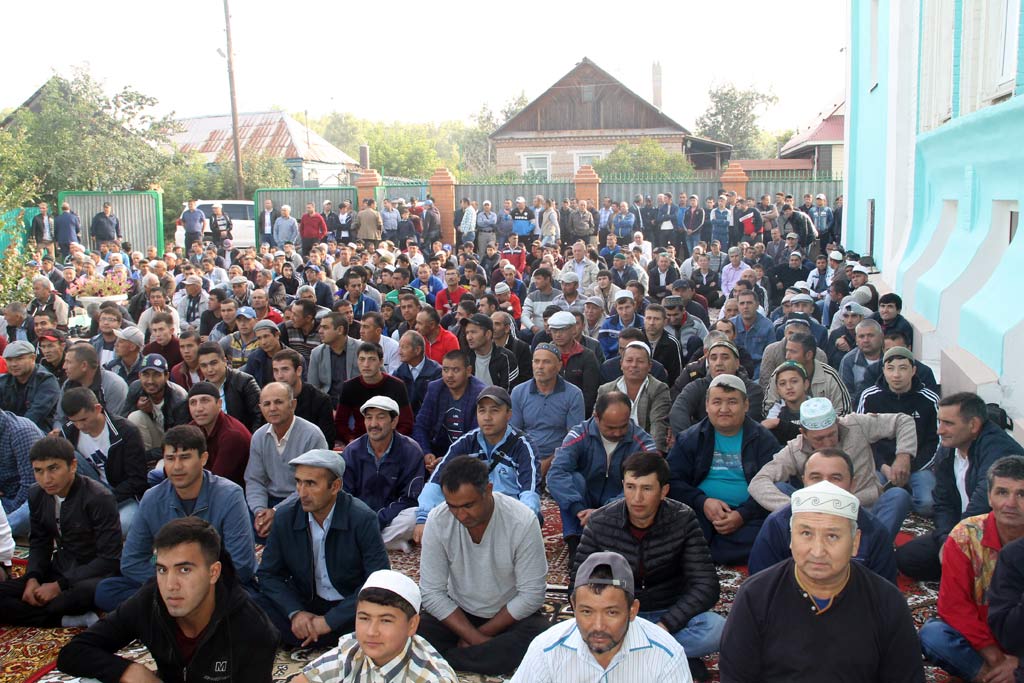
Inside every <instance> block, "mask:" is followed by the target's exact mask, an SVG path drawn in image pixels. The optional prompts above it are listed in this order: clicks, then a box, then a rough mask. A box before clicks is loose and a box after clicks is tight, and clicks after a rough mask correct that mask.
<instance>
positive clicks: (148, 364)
mask: <svg viewBox="0 0 1024 683" xmlns="http://www.w3.org/2000/svg"><path fill="white" fill-rule="evenodd" d="M146 370H159V371H160V372H169V369H168V367H167V359H166V358H164V357H163V356H161V355H160V354H159V353H151V354H149V355H147V356H145V357H143V359H142V365H141V366H140V367H139V372H140V373H142V372H145V371H146Z"/></svg>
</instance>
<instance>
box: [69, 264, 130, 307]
mask: <svg viewBox="0 0 1024 683" xmlns="http://www.w3.org/2000/svg"><path fill="white" fill-rule="evenodd" d="M130 288H131V283H130V282H128V280H127V277H126V276H125V275H124V273H123V272H114V273H111V274H109V275H104V276H102V277H100V276H96V277H92V278H89V277H87V276H85V275H80V276H79V277H77V278H76V279H75V281H74V282H72V283H71V284H70V285H68V294H70V295H71V296H73V297H74V298H75V299H76V300H77V301H78V303H79V305H81V306H83V307H85V306H88V305H89V304H101V303H103V302H104V301H116V302H118V303H124V302H126V301H128V290H129V289H130Z"/></svg>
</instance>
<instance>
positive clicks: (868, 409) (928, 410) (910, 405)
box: [857, 377, 939, 472]
mask: <svg viewBox="0 0 1024 683" xmlns="http://www.w3.org/2000/svg"><path fill="white" fill-rule="evenodd" d="M857 412H858V413H903V414H904V415H909V416H910V417H912V418H914V427H915V428H916V429H917V453H916V454H915V455H914V458H913V460H912V461H911V463H910V469H911V471H913V472H917V471H918V470H919V469H921V468H923V467H927V466H928V465H929V464H930V463H931V461H932V458H933V457H935V449H936V447H937V446H938V445H939V434H938V432H937V431H936V427H935V425H936V423H937V420H938V412H939V396H938V394H936V393H935V392H933V391H932V390H931V389H928V388H927V387H925V386H924V384H923V383H922V382H921V380H919V379H918V378H917V377H914V380H913V382H912V383H911V385H910V389H909V390H908V391H907V392H906V393H904V394H897V393H895V392H894V391H893V390H892V389H890V388H889V383H888V382H886V381H885V377H879V378H878V381H877V382H875V384H874V386H869V387H868V388H866V389H865V390H864V391H862V392H861V395H860V403H859V405H858V406H857ZM871 450H872V451H874V454H875V466H876V467H880V466H882V465H883V464H886V465H888V464H892V461H893V460H894V459H895V458H896V440H895V439H882V440H881V441H876V442H875V443H873V444H871Z"/></svg>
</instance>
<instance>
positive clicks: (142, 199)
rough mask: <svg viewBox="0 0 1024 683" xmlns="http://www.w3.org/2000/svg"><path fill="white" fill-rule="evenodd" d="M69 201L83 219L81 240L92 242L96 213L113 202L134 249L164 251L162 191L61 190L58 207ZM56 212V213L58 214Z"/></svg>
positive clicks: (128, 240)
mask: <svg viewBox="0 0 1024 683" xmlns="http://www.w3.org/2000/svg"><path fill="white" fill-rule="evenodd" d="M64 202H67V203H68V204H70V205H71V210H72V211H73V212H75V213H77V214H78V217H79V218H80V219H81V221H82V242H84V243H85V244H86V245H90V246H91V245H92V240H91V239H90V235H89V226H90V224H91V223H92V219H93V216H95V215H96V214H98V213H100V212H101V211H102V210H103V203H104V202H110V206H111V208H112V209H113V214H114V215H115V216H117V219H118V221H119V222H120V223H121V233H122V234H123V236H124V240H125V241H126V242H131V245H132V249H134V250H137V251H143V252H144V251H145V250H146V247H147V246H149V245H154V246H156V247H157V248H158V249H160V250H162V247H163V244H164V201H163V195H161V194H160V193H159V192H153V191H150V192H78V191H74V192H61V193H60V194H58V195H57V207H58V208H59V207H60V205H61V204H63V203H64ZM55 215H56V214H55Z"/></svg>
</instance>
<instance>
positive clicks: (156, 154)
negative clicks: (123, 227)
mask: <svg viewBox="0 0 1024 683" xmlns="http://www.w3.org/2000/svg"><path fill="white" fill-rule="evenodd" d="M156 104H157V101H156V100H155V99H154V98H152V97H149V96H147V95H144V94H142V93H140V92H138V91H137V90H135V89H133V88H131V87H130V86H127V87H125V88H123V89H122V90H121V91H120V92H118V93H117V94H116V95H114V96H113V97H110V96H108V95H107V94H106V93H104V92H103V88H102V87H101V85H100V84H99V83H98V82H97V81H95V80H93V78H92V77H91V76H90V75H89V73H88V72H86V71H78V72H76V73H75V75H74V77H73V78H72V79H71V80H67V79H65V78H62V77H60V76H54V77H53V78H51V79H50V80H49V81H48V82H47V83H46V84H45V85H44V86H43V88H42V92H41V93H40V96H39V99H38V101H37V102H36V103H35V106H34V107H32V108H25V109H20V110H18V111H17V112H16V113H15V114H14V117H13V121H12V123H11V126H10V128H11V130H12V131H15V132H17V133H20V134H22V135H24V142H25V145H26V148H27V150H28V160H29V169H30V171H31V173H32V175H33V176H35V177H36V178H38V179H39V183H40V190H39V191H40V193H41V195H42V198H43V199H46V200H49V201H51V202H52V201H54V200H55V199H56V197H57V193H58V192H59V191H61V190H92V191H113V190H148V189H149V188H150V186H151V185H152V184H153V183H154V182H155V181H156V180H157V178H158V177H159V175H160V173H161V171H162V167H163V164H164V162H165V160H166V154H165V153H164V152H163V151H161V150H162V149H163V148H164V147H165V146H166V145H167V144H168V143H169V142H170V134H171V133H172V132H174V130H175V129H176V124H175V123H174V121H173V118H172V115H167V116H164V117H159V118H158V117H157V116H156V115H155V114H153V113H152V110H153V108H154V107H155V106H156Z"/></svg>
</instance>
